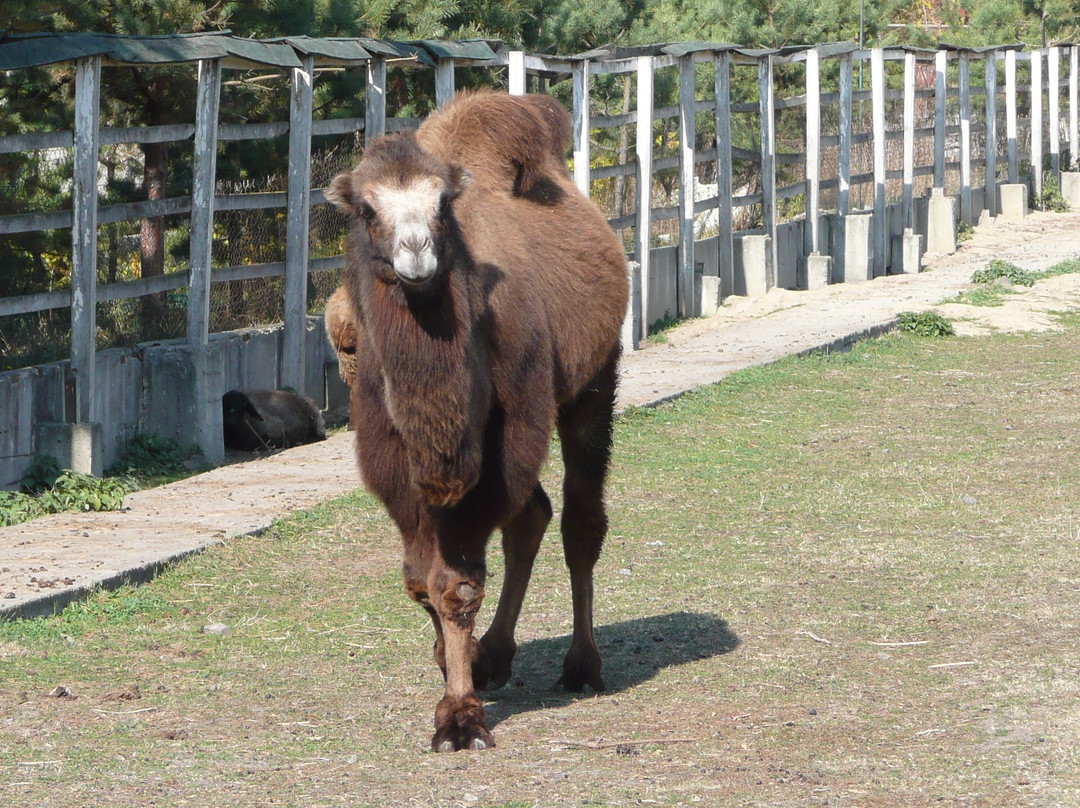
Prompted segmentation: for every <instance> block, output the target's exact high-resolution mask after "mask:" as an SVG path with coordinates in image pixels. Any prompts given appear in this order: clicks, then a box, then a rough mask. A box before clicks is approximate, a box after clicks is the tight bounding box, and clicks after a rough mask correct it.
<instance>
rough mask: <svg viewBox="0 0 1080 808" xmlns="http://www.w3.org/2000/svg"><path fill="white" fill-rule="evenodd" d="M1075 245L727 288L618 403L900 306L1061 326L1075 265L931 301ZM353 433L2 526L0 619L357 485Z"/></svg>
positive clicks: (986, 241)
mask: <svg viewBox="0 0 1080 808" xmlns="http://www.w3.org/2000/svg"><path fill="white" fill-rule="evenodd" d="M1078 255H1080V213H1070V214H1033V215H1032V216H1030V217H1029V218H1028V219H1027V220H1026V221H1025V222H1023V223H1022V224H996V225H988V226H984V227H982V228H979V229H978V230H977V231H976V233H975V236H974V237H973V238H972V239H971V240H970V241H968V242H967V243H965V244H964V245H963V246H962V248H961V250H960V251H959V252H957V253H956V254H953V255H949V256H942V257H938V258H937V259H936V260H933V261H931V262H929V265H928V267H927V270H928V271H925V272H923V273H921V274H919V275H911V276H895V277H890V278H881V279H878V280H875V281H870V282H867V283H858V284H842V285H837V286H830V287H828V288H826V289H823V290H819V291H814V292H793V291H788V290H779V289H778V290H774V291H772V292H770V293H769V294H768V295H766V296H765V297H763V298H761V299H757V300H749V299H745V298H744V299H731V300H729V301H728V303H727V304H726V305H725V306H724V307H723V308H722V309H721V311H720V312H719V313H718V314H717V315H716V316H714V317H710V318H703V319H700V320H694V321H691V322H688V323H686V324H684V325H682V326H680V327H678V328H675V329H673V330H671V331H669V332H667V333H666V335H665V339H666V341H665V342H663V343H659V344H648V345H646V346H645V348H644V349H643V350H640V351H637V352H635V353H634V354H632V355H629V356H627V357H625V359H624V363H623V368H622V381H621V387H620V394H619V406H620V407H626V406H629V405H639V406H640V405H647V404H652V403H656V402H658V401H663V400H665V399H669V398H672V397H674V396H677V395H679V394H681V393H683V392H685V391H687V390H690V389H693V388H695V387H699V386H701V385H705V384H710V383H713V382H716V381H719V380H720V379H722V378H723V377H724V376H726V375H727V374H728V373H731V372H732V371H734V370H738V369H740V368H745V367H750V366H753V365H760V364H764V363H768V362H772V361H775V360H777V359H780V358H782V357H784V356H788V355H791V354H793V353H799V352H803V351H808V350H814V349H818V348H822V347H827V346H840V345H843V344H845V343H848V342H850V341H851V340H853V339H857V338H859V337H861V336H863V335H866V334H870V333H876V332H880V331H882V330H885V329H887V328H889V327H891V326H892V324H893V323H894V321H895V317H896V315H897V313H898V312H901V311H905V310H925V309H927V308H930V307H936V308H937V309H938V310H939V311H941V312H942V313H943V314H944V315H946V316H947V317H949V318H950V319H954V320H956V321H957V330H958V331H959V332H960V333H962V334H978V333H985V332H986V331H987V330H989V329H999V330H1028V329H1047V328H1055V327H1056V326H1055V324H1054V321H1053V318H1052V317H1051V315H1050V313H1051V312H1054V311H1060V310H1065V309H1074V308H1080V275H1065V276H1060V277H1057V278H1053V279H1048V280H1046V281H1042V282H1040V283H1039V284H1037V285H1036V286H1035V287H1034V288H1033V289H1030V290H1025V289H1018V290H1017V294H1015V295H1012V296H1009V297H1008V298H1007V302H1006V303H1005V305H1003V306H1001V307H999V308H974V307H971V306H960V305H956V304H948V305H938V304H941V303H942V302H943V301H945V300H947V299H949V298H953V297H955V296H956V294H957V293H958V292H959V291H961V290H963V289H965V288H967V287H968V286H969V285H970V284H969V281H970V278H971V275H972V273H973V272H974V271H975V270H977V269H982V268H984V267H985V266H986V264H987V262H988V261H989V260H990V259H991V258H1001V259H1004V260H1007V261H1011V262H1013V263H1015V264H1017V265H1019V266H1020V267H1022V268H1024V269H1030V270H1041V269H1046V268H1048V267H1050V266H1052V265H1054V264H1056V263H1059V262H1061V261H1063V260H1066V259H1068V258H1073V257H1076V256H1078ZM351 440H352V439H351V435H349V434H341V435H337V436H334V437H332V438H331V439H330V440H328V441H326V442H325V443H321V444H317V445H312V446H305V447H300V448H297V449H292V450H289V451H285V452H280V453H278V454H275V455H271V456H267V457H262V458H259V459H257V460H253V461H251V462H248V463H241V464H236V465H231V466H226V467H222V468H219V469H215V470H214V471H211V472H208V473H206V474H201V475H199V476H197V477H193V478H190V479H188V480H184V481H181V482H178V483H174V484H172V485H167V486H162V487H160V488H156V489H153V490H149V491H142V492H139V493H136V494H132V495H130V496H129V497H127V498H126V500H125V508H124V510H123V511H121V512H113V513H100V514H95V513H85V514H58V515H55V516H50V517H45V518H42V519H38V520H35V521H33V522H30V523H27V524H24V525H18V526H15V527H10V528H3V529H0V616H3V615H4V614H5V613H6V614H9V615H11V614H22V615H34V614H43V613H51V612H52V611H53V610H54V609H55V608H59V607H61V606H63V605H64V604H65V603H67V602H69V601H71V600H73V599H76V598H78V597H80V596H82V595H83V594H84V593H85V592H87V591H88V590H90V589H93V588H94V587H98V586H108V585H111V584H114V583H115V582H118V581H121V580H124V579H130V578H134V579H139V578H144V577H147V576H149V575H152V574H153V573H154V572H155V570H157V569H158V568H159V567H160V566H161V564H163V563H165V562H167V561H169V560H172V559H175V558H178V557H182V556H184V555H186V554H189V553H191V552H195V551H198V550H199V549H201V548H203V547H206V546H208V545H212V544H215V543H218V542H221V541H223V540H224V539H227V538H229V537H231V536H237V535H242V534H247V533H254V532H258V531H260V530H263V529H265V528H266V527H267V526H268V525H269V524H270V523H271V522H272V521H273V520H274V519H276V518H281V517H284V516H286V515H288V514H289V513H291V512H292V511H295V510H298V509H302V508H308V507H311V506H313V505H316V504H318V503H319V502H322V501H325V500H327V499H329V498H331V497H334V496H337V495H339V494H342V493H345V492H347V491H350V490H353V489H355V488H356V487H357V486H358V485H359V478H358V476H357V472H356V468H355V464H354V461H353V456H352V448H351Z"/></svg>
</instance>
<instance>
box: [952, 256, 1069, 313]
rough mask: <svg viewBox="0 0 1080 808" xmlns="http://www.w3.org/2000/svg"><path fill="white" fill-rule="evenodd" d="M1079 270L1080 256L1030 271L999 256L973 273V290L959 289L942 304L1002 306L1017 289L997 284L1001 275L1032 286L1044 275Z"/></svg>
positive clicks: (1012, 283)
mask: <svg viewBox="0 0 1080 808" xmlns="http://www.w3.org/2000/svg"><path fill="white" fill-rule="evenodd" d="M1077 272H1080V258H1071V259H1069V260H1067V261H1062V262H1061V263H1058V264H1055V265H1054V266H1052V267H1050V268H1049V269H1045V270H1042V271H1037V272H1036V271H1031V270H1027V269H1022V268H1021V267H1018V266H1016V265H1015V264H1011V263H1009V262H1007V261H1002V260H1000V259H996V258H995V259H992V260H991V261H989V262H988V263H987V265H986V268H985V269H981V270H979V271H978V272H976V273H974V274H973V275H972V276H971V282H972V283H973V284H975V285H974V286H973V287H972V288H971V289H968V290H966V291H963V292H960V293H959V294H958V295H957V296H956V297H954V298H950V299H948V300H944V301H942V302H943V303H965V304H967V305H969V306H992V307H996V306H1001V305H1004V302H1005V298H1006V297H1007V296H1009V295H1013V294H1016V290H1015V289H1013V288H1010V286H1002V285H1000V284H998V283H995V281H997V280H998V279H999V278H1007V279H1008V280H1009V281H1010V283H1011V285H1015V286H1023V287H1031V286H1034V285H1035V283H1036V282H1037V281H1040V280H1043V279H1044V278H1053V277H1056V276H1058V275H1069V274H1075V273H1077Z"/></svg>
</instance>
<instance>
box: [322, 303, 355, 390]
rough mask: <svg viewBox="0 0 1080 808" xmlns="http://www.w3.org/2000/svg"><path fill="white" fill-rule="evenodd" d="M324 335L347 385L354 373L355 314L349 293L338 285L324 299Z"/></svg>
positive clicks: (339, 373) (342, 378) (350, 384)
mask: <svg viewBox="0 0 1080 808" xmlns="http://www.w3.org/2000/svg"><path fill="white" fill-rule="evenodd" d="M323 316H324V318H325V320H326V336H327V339H329V340H330V347H332V348H333V349H334V353H335V354H337V359H338V375H339V376H341V380H342V381H343V382H345V384H346V385H347V386H349V387H351V386H352V379H353V376H355V375H356V340H357V336H356V314H355V313H354V312H353V307H352V303H351V302H350V301H349V293H348V292H347V291H346V289H345V287H344V286H339V287H338V288H337V289H336V290H335V291H334V294H332V295H330V297H329V299H328V300H327V301H326V313H325V314H324V315H323Z"/></svg>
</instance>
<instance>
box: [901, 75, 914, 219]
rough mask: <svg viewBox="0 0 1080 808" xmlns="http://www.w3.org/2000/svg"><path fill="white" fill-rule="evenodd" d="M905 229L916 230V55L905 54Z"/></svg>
mask: <svg viewBox="0 0 1080 808" xmlns="http://www.w3.org/2000/svg"><path fill="white" fill-rule="evenodd" d="M903 177H904V202H903V211H904V212H903V217H904V228H905V229H908V228H910V229H912V230H914V228H915V54H914V53H905V54H904V174H903Z"/></svg>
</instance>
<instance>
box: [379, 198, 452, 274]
mask: <svg viewBox="0 0 1080 808" xmlns="http://www.w3.org/2000/svg"><path fill="white" fill-rule="evenodd" d="M442 190H443V187H442V183H441V182H440V181H439V180H438V179H436V178H435V177H424V178H422V179H418V180H416V181H415V182H413V183H411V184H409V185H407V186H405V187H404V188H401V187H389V186H378V187H376V188H375V189H374V191H373V192H372V203H373V206H374V208H375V210H376V211H378V215H379V219H380V220H381V221H382V222H383V224H384V225H385V226H386V227H390V228H393V232H394V272H395V273H396V274H397V276H398V277H399V278H401V279H402V280H403V281H406V282H407V283H423V282H424V281H427V280H429V279H430V278H431V277H432V276H433V275H434V274H435V270H436V269H437V268H438V260H437V258H436V254H435V234H434V233H432V232H431V228H432V225H433V223H434V222H435V220H436V217H437V216H438V212H439V201H440V199H441V198H442Z"/></svg>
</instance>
